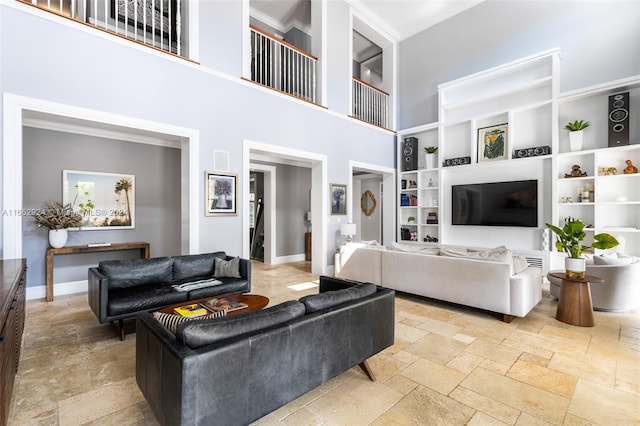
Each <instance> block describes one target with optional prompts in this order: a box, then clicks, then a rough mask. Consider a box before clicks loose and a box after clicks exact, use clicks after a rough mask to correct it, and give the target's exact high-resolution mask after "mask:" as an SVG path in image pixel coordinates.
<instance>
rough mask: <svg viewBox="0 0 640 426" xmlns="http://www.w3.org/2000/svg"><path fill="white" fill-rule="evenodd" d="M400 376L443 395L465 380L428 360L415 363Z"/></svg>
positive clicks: (460, 375) (458, 373) (461, 374)
mask: <svg viewBox="0 0 640 426" xmlns="http://www.w3.org/2000/svg"><path fill="white" fill-rule="evenodd" d="M400 374H401V375H403V376H404V377H406V378H408V379H411V380H413V381H415V382H416V383H419V384H421V385H423V386H426V387H428V388H430V389H433V390H435V391H438V392H440V393H441V394H443V395H448V394H449V392H451V391H452V390H453V389H455V387H456V386H458V384H459V383H460V382H461V381H462V380H463V379H464V378H465V374H464V373H461V372H459V371H458V370H454V369H453V368H449V367H445V366H444V365H440V364H436V363H435V362H433V361H430V360H428V359H421V360H419V361H416V362H415V363H413V364H411V365H410V366H409V367H407V368H405V369H404V370H402V371H401V372H400Z"/></svg>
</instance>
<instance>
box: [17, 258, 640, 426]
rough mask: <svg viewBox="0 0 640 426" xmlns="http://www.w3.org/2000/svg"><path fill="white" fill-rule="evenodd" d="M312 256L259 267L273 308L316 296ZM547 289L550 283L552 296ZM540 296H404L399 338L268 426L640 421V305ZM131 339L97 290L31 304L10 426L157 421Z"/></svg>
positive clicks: (131, 328) (130, 328)
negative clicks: (529, 299) (583, 321)
mask: <svg viewBox="0 0 640 426" xmlns="http://www.w3.org/2000/svg"><path fill="white" fill-rule="evenodd" d="M309 267H310V266H309V262H300V263H294V264H288V265H279V266H275V267H272V266H267V265H264V264H262V263H255V262H254V264H253V280H252V281H253V292H254V293H260V294H264V295H267V296H269V297H270V299H271V302H270V304H271V305H273V304H276V303H280V302H282V301H285V300H290V299H293V298H299V297H301V296H303V295H306V294H312V293H315V292H317V289H315V288H311V289H306V290H303V291H294V290H292V289H289V288H288V287H287V286H289V285H291V284H299V283H305V282H309V281H313V280H316V279H317V276H315V275H312V274H310V273H308V272H307V271H309ZM547 290H548V289H547ZM555 310H556V301H554V300H553V299H551V298H549V296H548V291H545V292H544V293H543V299H542V301H541V302H540V303H539V304H538V306H536V308H535V309H534V310H533V311H532V312H531V313H530V314H529V315H528V316H527V317H526V318H516V319H515V320H514V321H513V322H512V323H510V324H506V323H503V322H501V321H499V320H498V319H497V316H495V315H492V314H491V313H487V312H484V311H479V310H473V309H469V308H465V307H461V306H456V305H452V304H447V303H443V302H437V301H433V300H428V299H423V298H417V297H411V296H407V295H398V297H397V298H396V341H395V344H394V345H393V346H392V347H390V348H388V349H387V350H385V351H383V352H382V353H380V354H378V355H376V356H375V357H374V358H372V359H371V360H370V364H371V366H372V368H373V370H374V372H375V374H376V376H377V379H378V380H377V381H376V382H371V381H369V380H368V379H367V378H366V377H365V375H364V374H363V373H362V372H361V371H360V370H359V369H358V368H357V367H356V368H353V369H351V370H349V371H347V372H345V373H344V374H342V375H340V376H338V377H336V378H334V379H332V380H331V381H329V382H328V383H325V384H324V385H322V386H320V387H318V388H316V389H313V390H312V391H310V392H308V393H307V394H305V395H303V396H302V397H300V398H298V399H297V400H295V401H292V402H291V403H289V404H287V405H285V406H284V407H282V408H280V409H278V410H276V411H275V412H273V413H271V414H269V415H267V416H265V417H264V418H262V419H260V420H258V421H257V422H256V424H257V425H296V426H297V425H445V424H447V425H465V424H468V425H489V424H490V425H503V424H506V425H547V424H550V425H559V424H563V425H640V310H636V311H633V312H629V313H625V314H616V313H603V312H596V313H595V317H596V326H595V327H592V328H582V327H574V326H570V325H566V324H563V323H560V322H558V321H556V320H555V318H554V316H555ZM126 326H127V336H126V341H124V342H120V341H119V339H118V335H117V332H116V328H115V327H114V326H111V325H108V324H107V325H101V324H99V323H98V321H97V319H96V318H95V317H94V315H93V313H92V312H91V310H90V309H89V307H88V304H87V296H86V294H79V295H72V296H62V297H56V299H55V301H54V302H51V303H47V302H45V301H44V300H33V301H29V302H28V303H27V323H26V328H25V335H24V344H23V352H22V357H21V360H20V366H19V372H18V376H17V377H16V384H15V388H14V395H13V403H12V409H11V413H10V420H9V425H16V426H17V425H61V426H67V425H156V424H157V422H156V420H155V418H154V416H153V413H151V411H150V409H149V407H148V406H147V404H146V402H145V401H144V398H143V397H142V395H141V393H140V391H139V390H138V387H137V385H136V382H135V322H134V321H128V322H127V323H126Z"/></svg>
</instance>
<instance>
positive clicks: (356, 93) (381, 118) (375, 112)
mask: <svg viewBox="0 0 640 426" xmlns="http://www.w3.org/2000/svg"><path fill="white" fill-rule="evenodd" d="M352 114H353V116H354V117H356V118H358V119H360V120H362V121H366V122H367V123H371V124H375V125H376V126H380V127H384V128H388V127H389V94H387V93H385V92H383V91H382V90H379V89H376V88H375V87H373V86H371V85H370V84H368V83H365V82H364V81H362V80H360V79H357V78H355V77H354V78H353V111H352Z"/></svg>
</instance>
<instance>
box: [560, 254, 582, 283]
mask: <svg viewBox="0 0 640 426" xmlns="http://www.w3.org/2000/svg"><path fill="white" fill-rule="evenodd" d="M564 269H565V270H566V274H567V277H569V278H571V277H574V276H577V277H580V278H584V274H585V271H586V270H587V262H586V259H584V258H579V259H574V258H571V257H567V258H565V259H564Z"/></svg>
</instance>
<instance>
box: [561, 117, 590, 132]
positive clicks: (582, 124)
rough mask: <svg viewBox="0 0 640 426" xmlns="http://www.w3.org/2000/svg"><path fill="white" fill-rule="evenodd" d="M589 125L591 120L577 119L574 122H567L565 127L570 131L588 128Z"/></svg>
mask: <svg viewBox="0 0 640 426" xmlns="http://www.w3.org/2000/svg"><path fill="white" fill-rule="evenodd" d="M589 126H591V122H589V121H584V120H576V121H574V122H573V123H572V122H569V123H567V125H566V126H564V128H565V129H567V130H568V131H570V132H577V131H579V130H584V129H586V128H587V127H589Z"/></svg>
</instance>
